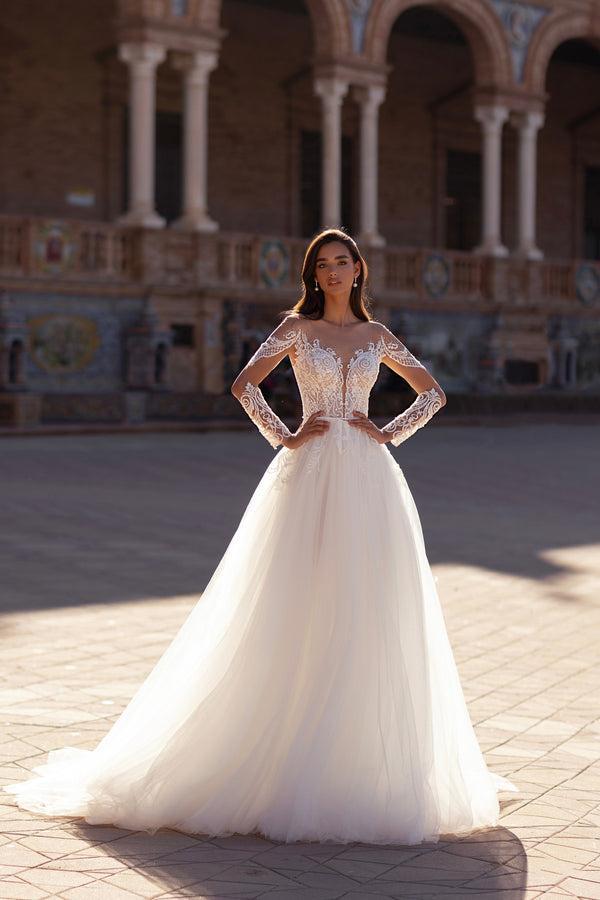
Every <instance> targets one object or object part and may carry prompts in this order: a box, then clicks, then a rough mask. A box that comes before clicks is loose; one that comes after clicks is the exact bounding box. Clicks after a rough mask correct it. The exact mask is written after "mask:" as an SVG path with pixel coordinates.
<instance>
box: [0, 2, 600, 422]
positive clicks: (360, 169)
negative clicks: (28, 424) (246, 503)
mask: <svg viewBox="0 0 600 900" xmlns="http://www.w3.org/2000/svg"><path fill="white" fill-rule="evenodd" d="M599 39H600V18H599V17H598V15H597V4H596V2H595V0H536V2H535V3H533V2H520V0H441V2H438V3H436V4H435V8H434V7H433V6H429V5H427V4H423V3H420V2H419V0H86V3H85V4H81V3H78V2H77V0H63V2H62V3H60V4H54V5H53V6H52V8H51V9H50V8H49V7H48V4H46V3H44V2H43V0H19V2H16V0H12V2H11V0H9V2H7V3H5V4H4V5H3V7H2V10H1V11H0V47H1V48H2V53H1V56H0V90H1V94H2V98H3V102H2V104H1V105H0V290H1V291H2V299H1V301H0V344H1V347H0V364H1V365H0V370H1V371H0V420H3V421H18V420H21V421H29V420H33V419H36V418H37V417H40V416H41V418H42V419H43V420H46V421H52V420H54V421H56V420H66V421H68V420H77V419H93V420H105V421H118V420H120V419H122V418H124V417H129V418H130V419H134V420H138V419H143V418H145V417H155V418H160V417H166V418H168V417H177V416H180V417H187V416H198V415H206V414H213V415H214V414H218V413H220V412H223V413H227V412H228V411H229V410H230V409H231V406H230V402H231V401H230V398H229V397H228V396H227V392H228V387H229V384H230V382H231V380H232V378H233V376H234V375H235V373H236V371H237V370H238V368H239V366H240V365H241V364H242V363H243V362H244V361H245V359H246V358H247V357H248V355H249V354H250V352H251V351H252V349H253V347H255V346H256V344H257V342H258V341H260V339H261V338H262V337H263V336H264V335H265V334H266V333H267V332H268V331H269V330H271V328H272V327H273V326H274V325H275V324H276V322H277V316H278V313H279V312H280V311H281V310H283V309H285V308H287V307H289V306H290V305H292V304H293V303H294V302H295V300H296V298H297V296H298V293H299V271H300V265H301V262H302V257H303V253H304V249H305V247H306V244H307V239H308V238H309V237H310V236H311V235H312V234H313V233H314V232H315V231H316V230H318V229H319V228H320V227H321V226H323V225H342V226H344V227H346V228H347V229H348V230H349V231H350V233H352V234H353V235H355V236H356V237H357V238H358V239H359V241H360V243H361V246H362V248H363V249H364V251H365V255H366V256H367V258H368V262H369V266H370V272H371V278H370V291H371V294H372V296H373V299H374V307H375V312H376V315H377V317H378V318H380V319H381V320H382V321H385V322H386V323H388V324H389V325H390V327H392V328H393V329H394V330H395V331H396V333H398V334H399V335H400V336H401V337H402V338H404V339H405V341H406V342H407V343H408V345H409V346H410V347H411V349H413V350H414V352H416V353H417V354H418V355H419V356H420V357H421V358H422V359H423V360H424V361H425V362H426V364H427V365H428V366H430V367H431V368H432V370H433V372H434V374H435V375H436V377H438V378H439V380H440V381H441V382H442V384H443V386H444V387H445V388H446V389H447V390H449V391H450V392H452V391H455V392H480V393H481V392H487V393H503V394H511V393H520V392H523V391H532V390H536V389H540V388H556V389H569V390H572V391H580V392H581V391H585V392H587V393H594V392H597V393H600V316H599V311H600V267H599V264H598V260H599V259H600V43H599ZM288 384H289V381H288V379H286V376H285V373H284V374H283V375H282V376H281V377H280V378H279V379H275V386H276V389H277V390H276V392H280V393H281V394H282V395H285V394H286V390H287V388H288ZM387 387H389V385H387ZM385 388H386V384H385V383H382V390H383V389H385ZM288 393H289V391H288ZM284 401H285V397H284V400H282V402H284Z"/></svg>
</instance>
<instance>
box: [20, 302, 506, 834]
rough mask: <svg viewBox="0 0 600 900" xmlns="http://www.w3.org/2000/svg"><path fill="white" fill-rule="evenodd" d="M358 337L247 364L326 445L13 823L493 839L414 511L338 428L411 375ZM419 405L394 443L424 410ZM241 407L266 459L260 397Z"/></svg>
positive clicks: (286, 334) (249, 512) (55, 758)
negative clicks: (281, 374)
mask: <svg viewBox="0 0 600 900" xmlns="http://www.w3.org/2000/svg"><path fill="white" fill-rule="evenodd" d="M372 324H373V336H374V338H376V339H375V340H373V341H368V342H367V343H366V345H364V344H363V345H361V346H360V347H357V348H356V350H355V352H354V353H353V354H352V356H351V358H350V359H349V360H348V361H344V360H342V359H341V358H340V356H339V355H338V354H337V353H336V351H335V350H333V349H331V348H328V347H322V346H321V344H320V342H319V340H318V338H314V339H313V338H312V337H311V335H310V328H309V326H308V325H306V326H304V325H303V323H302V322H301V321H299V320H296V321H292V320H290V319H288V320H286V322H284V323H283V324H282V325H281V326H280V327H279V328H278V329H277V331H276V332H275V333H274V334H273V335H272V336H271V338H270V339H269V340H268V341H267V342H266V343H265V344H264V345H263V347H262V348H261V349H260V350H259V351H258V353H257V354H256V357H255V358H256V359H261V358H262V359H263V360H264V359H269V358H282V357H283V356H284V355H285V354H286V353H287V352H290V354H291V355H292V358H293V362H294V369H295V374H296V378H297V381H298V384H299V388H300V391H301V394H302V400H303V408H304V414H305V416H308V415H310V413H311V412H315V411H317V410H320V409H322V410H323V411H324V414H325V416H326V417H328V418H329V421H330V428H329V431H328V432H327V433H326V434H324V435H322V436H319V437H317V438H314V439H311V440H310V441H308V442H307V443H305V444H303V445H302V446H301V447H300V448H299V449H297V450H293V451H292V450H287V449H282V450H280V451H279V453H278V454H277V455H276V457H275V458H274V460H273V462H272V463H271V465H270V466H269V467H268V469H267V471H266V473H265V475H264V477H263V478H262V480H261V482H260V483H259V485H258V487H257V489H256V491H255V493H254V496H253V497H252V499H251V501H250V503H249V505H248V508H247V509H246V512H245V514H244V516H243V518H242V521H241V523H240V525H239V528H238V530H237V532H236V534H235V535H234V537H233V539H232V541H231V543H230V545H229V547H228V549H227V551H226V553H225V555H224V556H223V558H222V560H221V563H220V564H219V566H218V568H217V570H216V571H215V573H214V575H213V577H212V579H211V581H210V583H209V585H208V586H207V588H206V590H205V591H204V594H203V596H202V598H201V599H200V601H199V602H198V604H197V606H196V607H195V608H194V610H193V612H192V613H191V615H190V616H189V618H188V620H187V621H186V623H185V624H184V626H183V627H182V628H181V630H180V632H179V634H178V635H177V637H176V638H175V640H174V641H173V643H172V644H171V646H170V648H169V649H168V650H167V651H166V653H165V654H164V656H163V657H162V659H161V660H160V661H159V662H158V664H157V666H156V667H155V669H154V671H153V672H152V673H151V675H150V676H149V678H148V679H147V680H146V682H145V683H144V684H143V685H142V687H141V688H140V690H139V691H138V693H137V694H136V696H135V697H134V698H133V700H132V701H131V703H130V704H129V706H128V707H127V709H126V710H125V711H124V713H123V714H122V715H121V717H120V718H119V719H118V721H117V722H116V723H115V725H114V726H113V728H112V729H111V731H110V732H109V733H108V734H107V736H106V737H105V738H104V740H103V741H102V742H101V743H100V745H99V746H98V747H97V748H96V749H95V750H94V751H91V752H90V751H83V750H76V749H72V748H67V749H64V750H60V751H56V752H53V753H51V754H50V757H49V760H48V763H47V765H45V766H42V767H41V768H39V769H37V770H36V771H37V773H38V776H39V777H36V778H34V779H32V780H31V781H28V782H24V783H22V784H19V785H11V786H10V787H8V788H7V790H9V791H10V792H12V793H13V794H16V797H17V802H18V803H19V804H20V805H21V806H23V807H25V808H27V809H31V810H34V811H37V812H41V813H44V814H46V815H51V816H62V815H67V816H82V817H84V818H85V819H86V820H87V821H88V822H90V823H93V824H96V823H114V824H116V825H120V826H123V827H125V828H130V829H145V830H148V831H153V830H155V829H158V828H160V827H170V828H175V829H180V830H182V831H186V832H194V833H206V834H211V835H226V834H231V833H234V832H241V833H250V832H260V833H262V834H264V835H266V836H267V837H269V838H273V839H276V840H282V841H295V840H306V841H315V840H320V841H322V840H334V841H340V842H346V841H364V842H377V843H391V842H398V843H417V842H420V841H422V840H425V839H433V840H435V839H436V838H437V837H438V836H439V835H440V834H447V833H453V834H459V833H464V832H469V831H471V830H473V829H477V828H481V827H484V826H490V825H494V824H495V823H496V822H497V817H498V802H497V796H496V791H497V789H498V788H499V787H510V785H509V784H508V783H507V782H505V781H503V780H502V779H499V778H498V777H497V776H493V775H491V774H490V773H489V772H488V770H487V768H486V766H485V763H484V761H483V758H482V755H481V752H480V750H479V747H478V745H477V741H476V739H475V736H474V733H473V730H472V727H471V724H470V721H469V716H468V712H467V709H466V706H465V701H464V699H463V695H462V691H461V687H460V684H459V680H458V675H457V671H456V667H455V664H454V660H453V657H452V652H451V649H450V646H449V643H448V638H447V635H446V630H445V626H444V621H443V618H442V612H441V609H440V604H439V601H438V598H437V594H436V589H435V585H434V581H433V578H432V575H431V571H430V568H429V565H428V562H427V558H426V555H425V550H424V546H423V538H422V534H421V528H420V524H419V518H418V515H417V511H416V509H415V506H414V503H413V500H412V497H411V494H410V492H409V490H408V487H407V485H406V482H405V480H404V477H403V475H402V472H401V470H400V469H399V467H398V465H397V464H396V462H395V461H394V459H393V457H392V455H391V454H390V453H389V451H388V449H387V447H386V446H384V445H380V444H378V443H377V442H376V441H374V440H373V439H372V438H370V437H369V436H368V435H367V434H365V433H364V432H361V431H359V430H358V429H356V428H353V427H352V426H350V425H349V424H348V421H347V420H346V419H347V417H349V416H351V415H352V411H353V410H355V409H358V410H360V411H363V412H366V411H367V408H368V398H369V393H370V391H371V388H372V386H373V384H374V382H375V379H376V377H377V373H378V370H379V366H380V363H381V361H382V360H384V359H395V360H396V362H397V363H398V364H399V365H407V366H411V365H418V363H417V362H416V360H414V357H411V356H410V354H409V353H408V351H406V349H405V348H403V347H402V345H401V344H399V342H397V341H396V339H395V338H394V337H393V336H392V335H391V334H390V332H388V331H386V330H385V329H384V328H383V326H380V325H377V324H376V323H372ZM413 361H414V362H413ZM271 363H272V359H271ZM426 393H429V392H426ZM434 393H435V392H434ZM436 396H437V395H436ZM422 397H423V395H420V398H418V399H417V402H416V404H415V405H414V406H415V408H416V412H415V409H412V408H411V409H412V412H411V411H410V410H409V412H408V413H407V414H405V415H404V418H403V417H402V416H400V417H398V419H397V420H394V421H395V423H396V424H395V425H394V423H390V426H389V428H390V429H391V430H393V432H394V435H395V439H396V437H398V439H399V440H400V439H403V438H404V437H406V436H407V435H408V434H409V433H412V431H414V430H415V428H416V427H417V426H418V425H420V424H422V423H423V421H426V419H427V418H428V413H431V411H432V410H433V411H435V408H439V402H438V403H437V405H436V403H435V398H433V397H432V396H428V397H426V398H425V400H423V399H422ZM243 402H244V406H245V407H246V408H247V409H248V411H249V413H250V414H251V415H252V417H253V418H254V419H255V421H256V422H257V424H258V425H259V427H260V428H261V430H262V431H263V433H265V435H266V436H267V437H268V438H269V440H271V441H272V442H273V443H276V442H277V441H279V440H280V439H281V432H282V429H285V426H284V425H283V423H281V422H280V420H279V419H277V417H276V416H275V415H274V413H273V412H272V411H271V410H270V408H269V407H268V406H267V405H266V403H264V400H263V399H262V395H261V394H260V392H259V391H258V388H257V387H256V386H254V385H251V384H249V385H248V390H247V391H246V392H245V397H244V399H243ZM425 407H427V409H426V412H425V413H423V409H424V408H425Z"/></svg>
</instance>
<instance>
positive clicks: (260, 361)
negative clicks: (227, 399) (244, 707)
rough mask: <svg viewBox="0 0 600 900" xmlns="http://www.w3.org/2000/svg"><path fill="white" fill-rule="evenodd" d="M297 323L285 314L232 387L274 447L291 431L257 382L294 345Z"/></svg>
mask: <svg viewBox="0 0 600 900" xmlns="http://www.w3.org/2000/svg"><path fill="white" fill-rule="evenodd" d="M296 325H297V323H296V319H295V318H293V317H291V316H288V318H287V319H285V320H284V321H283V322H282V323H281V325H279V327H278V328H276V329H275V331H274V332H273V333H272V334H270V335H269V337H268V338H267V339H266V341H264V342H263V343H262V344H261V345H260V347H259V348H258V350H257V351H256V353H255V354H254V356H253V357H252V358H251V359H250V361H249V362H248V363H247V365H246V366H245V367H244V369H243V370H242V371H241V372H240V374H239V375H238V377H237V378H236V380H235V382H234V385H233V388H232V390H233V393H234V394H235V396H236V397H237V398H238V399H239V401H240V403H241V404H242V406H243V407H244V409H245V411H246V412H247V414H248V416H249V417H250V418H251V419H252V421H253V422H254V424H255V425H256V427H257V428H258V430H259V431H260V433H261V434H262V436H263V437H264V438H266V439H267V441H268V442H269V443H270V444H271V446H272V447H275V448H277V447H278V446H279V444H281V443H282V442H283V440H284V438H286V437H289V436H290V434H291V432H290V430H289V429H288V428H287V427H286V426H285V425H284V423H283V422H282V421H281V419H280V418H278V416H276V415H275V413H274V412H273V410H272V409H271V407H270V406H269V404H268V403H267V401H266V400H265V398H264V396H263V394H262V391H261V390H260V388H259V387H258V385H259V384H260V383H261V381H262V380H263V378H266V376H267V375H268V374H269V372H271V370H272V369H273V368H274V367H275V366H276V365H277V363H278V362H280V361H281V360H282V359H283V358H284V357H285V356H287V354H288V353H289V351H290V350H291V349H292V347H294V345H295V343H296V340H297V337H298V332H297V328H296Z"/></svg>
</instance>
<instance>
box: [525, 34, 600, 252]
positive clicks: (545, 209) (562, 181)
mask: <svg viewBox="0 0 600 900" xmlns="http://www.w3.org/2000/svg"><path fill="white" fill-rule="evenodd" d="M544 88H545V91H546V97H547V100H546V109H545V125H544V128H543V129H542V131H541V132H540V136H539V165H538V179H539V185H540V200H539V237H540V244H541V246H542V247H543V249H544V251H545V253H546V255H547V256H550V257H554V258H565V257H575V258H583V259H587V260H595V261H599V260H600V151H599V149H598V148H599V147H600V49H599V48H598V46H597V45H595V44H594V42H593V41H591V40H589V39H585V38H582V37H580V36H577V37H576V38H570V39H568V40H565V41H562V42H561V43H559V44H557V45H556V46H555V47H554V50H553V52H552V54H551V56H550V58H549V59H548V64H547V66H546V70H545V79H544ZM546 185H551V186H552V188H551V190H548V189H544V186H546Z"/></svg>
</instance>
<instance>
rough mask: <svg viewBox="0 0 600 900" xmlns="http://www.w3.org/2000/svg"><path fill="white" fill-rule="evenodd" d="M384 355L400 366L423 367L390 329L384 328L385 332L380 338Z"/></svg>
mask: <svg viewBox="0 0 600 900" xmlns="http://www.w3.org/2000/svg"><path fill="white" fill-rule="evenodd" d="M381 344H382V347H383V354H384V357H386V356H387V357H388V359H393V360H394V362H396V363H398V364H399V365H401V366H410V367H411V368H417V367H418V368H421V369H422V368H423V366H422V364H421V363H420V362H419V360H418V359H417V358H416V357H415V356H413V355H412V353H411V352H410V350H407V349H406V347H405V346H404V344H403V343H401V341H399V340H398V338H396V337H394V335H393V334H392V333H391V331H388V330H387V328H386V329H385V334H384V335H383V336H382V338H381Z"/></svg>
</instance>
